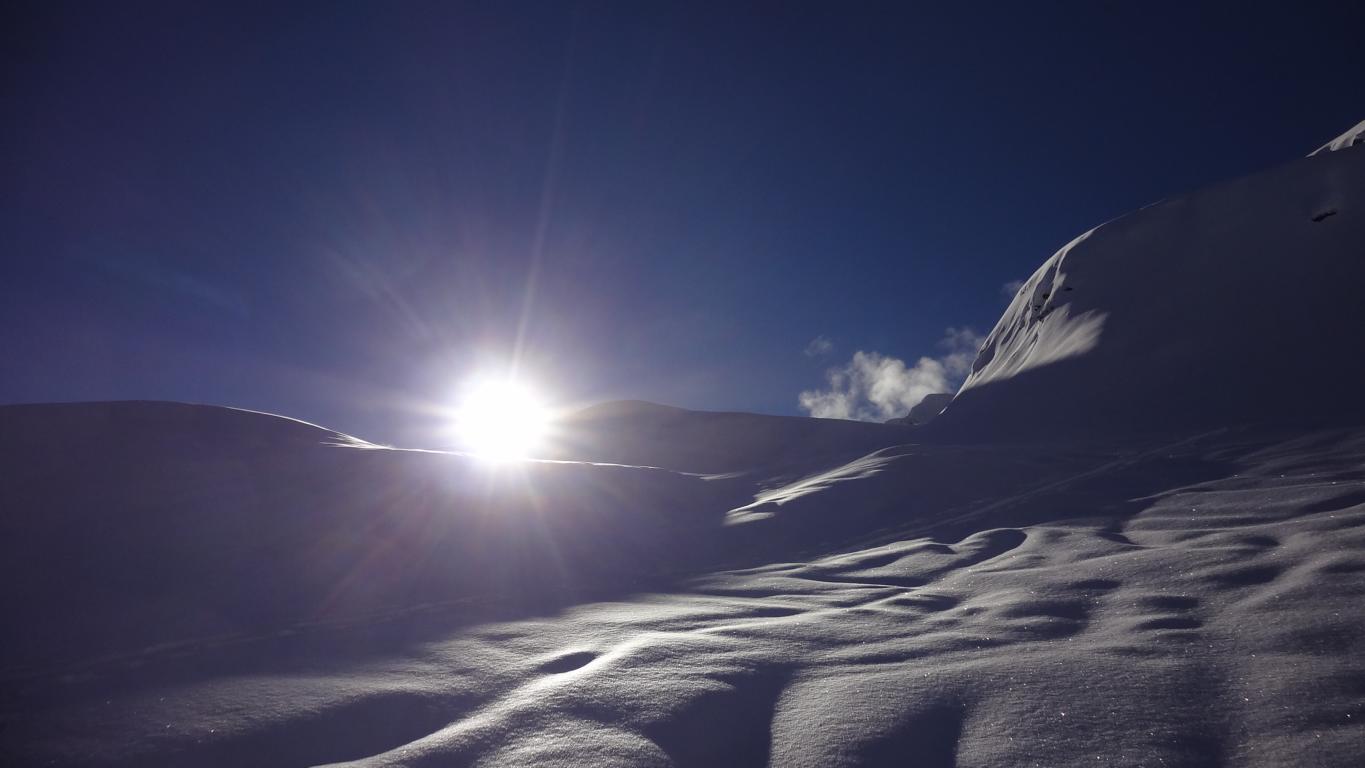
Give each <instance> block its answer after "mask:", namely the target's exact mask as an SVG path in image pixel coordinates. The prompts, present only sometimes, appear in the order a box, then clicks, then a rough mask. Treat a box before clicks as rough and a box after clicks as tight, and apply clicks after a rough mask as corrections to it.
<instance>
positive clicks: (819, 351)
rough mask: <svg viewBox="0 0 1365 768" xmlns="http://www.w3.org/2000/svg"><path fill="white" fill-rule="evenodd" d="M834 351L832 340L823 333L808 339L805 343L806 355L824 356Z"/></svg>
mask: <svg viewBox="0 0 1365 768" xmlns="http://www.w3.org/2000/svg"><path fill="white" fill-rule="evenodd" d="M833 351H834V342H832V341H830V340H829V337H828V336H826V335H824V334H823V333H822V334H820V335H819V336H816V337H815V338H813V339H811V340H810V343H809V344H807V345H806V357H824V356H825V355H828V354H829V353H830V352H833Z"/></svg>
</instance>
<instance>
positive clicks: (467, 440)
mask: <svg viewBox="0 0 1365 768" xmlns="http://www.w3.org/2000/svg"><path fill="white" fill-rule="evenodd" d="M550 418H551V413H550V410H549V409H548V408H546V407H545V404H544V402H543V401H542V400H541V399H540V397H538V396H537V395H536V393H535V392H534V391H533V390H532V389H531V388H530V387H527V386H526V385H525V384H522V383H520V382H516V381H507V380H483V381H479V382H478V383H476V384H474V385H473V386H471V387H470V388H469V389H468V391H467V392H466V393H465V396H464V398H463V400H462V401H461V403H460V407H459V410H458V411H457V412H456V416H455V428H456V433H457V434H458V436H459V441H460V445H461V447H462V448H463V449H464V450H466V451H469V452H470V453H472V454H475V455H476V456H479V457H480V458H483V459H487V460H489V461H507V460H511V459H524V458H528V457H530V456H531V455H532V454H533V453H534V452H535V451H536V450H537V449H538V448H540V447H541V445H542V443H543V442H544V440H545V435H546V432H547V431H548V429H549V425H550Z"/></svg>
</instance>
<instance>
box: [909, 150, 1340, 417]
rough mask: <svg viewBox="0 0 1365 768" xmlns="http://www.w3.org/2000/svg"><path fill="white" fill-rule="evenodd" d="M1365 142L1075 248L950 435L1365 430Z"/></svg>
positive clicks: (992, 361) (986, 363)
mask: <svg viewBox="0 0 1365 768" xmlns="http://www.w3.org/2000/svg"><path fill="white" fill-rule="evenodd" d="M1362 125H1363V126H1365V124H1362ZM1361 129H1362V128H1361V126H1357V128H1356V129H1354V130H1353V131H1349V132H1347V134H1344V135H1343V137H1341V138H1340V139H1338V140H1337V141H1335V142H1332V143H1331V144H1329V145H1328V146H1327V147H1324V149H1332V150H1336V151H1326V152H1318V153H1315V154H1314V155H1313V156H1310V157H1307V158H1304V159H1302V160H1299V161H1297V162H1294V163H1291V164H1289V165H1286V166H1284V167H1281V168H1277V169H1274V170H1271V171H1267V172H1265V173H1261V174H1257V175H1254V176H1249V177H1246V178H1243V179H1239V180H1237V181H1233V182H1229V183H1226V184H1221V185H1218V186H1215V187H1211V188H1209V189H1205V190H1202V191H1200V192H1197V193H1194V194H1191V195H1188V196H1185V197H1180V198H1176V199H1172V200H1166V201H1163V202H1160V203H1157V204H1155V205H1151V206H1148V207H1146V208H1143V209H1142V210H1140V211H1137V212H1135V213H1132V214H1129V215H1127V216H1124V217H1121V218H1119V219H1116V220H1114V221H1111V222H1108V223H1106V224H1103V225H1101V226H1099V227H1096V228H1095V229H1093V230H1091V231H1089V232H1086V233H1085V234H1083V235H1081V236H1080V237H1078V238H1076V239H1075V240H1073V241H1072V242H1071V243H1069V244H1067V245H1066V246H1065V247H1064V248H1062V249H1061V250H1060V251H1058V252H1057V253H1056V254H1055V255H1054V256H1053V257H1052V258H1050V259H1048V260H1047V261H1046V262H1044V263H1043V265H1042V266H1041V267H1039V269H1038V271H1037V272H1035V273H1034V274H1033V276H1032V277H1031V278H1029V280H1028V281H1027V282H1026V283H1025V284H1024V286H1023V287H1022V288H1021V289H1020V291H1019V293H1018V294H1017V295H1016V296H1015V298H1014V301H1013V302H1012V303H1011V304H1010V306H1009V309H1008V310H1006V312H1005V314H1004V316H1003V317H1001V319H1000V321H999V323H997V324H996V326H995V329H994V330H993V331H991V333H990V335H989V336H988V337H987V339H986V342H985V344H984V345H983V347H982V349H981V352H980V354H979V356H978V358H977V360H976V362H975V364H974V365H973V367H972V373H971V375H970V376H969V377H968V379H967V380H966V382H965V383H964V384H963V386H962V389H961V390H960V392H959V393H958V395H957V397H956V398H955V399H954V400H953V402H952V404H951V405H949V407H948V408H947V410H946V411H944V413H943V415H942V416H941V417H940V418H939V419H938V420H937V422H936V423H935V424H934V425H933V426H934V430H935V433H936V434H947V435H952V436H954V437H968V438H1010V439H1044V440H1046V439H1052V438H1056V437H1064V436H1077V435H1083V436H1092V437H1093V436H1104V435H1113V434H1119V433H1131V432H1136V431H1148V430H1150V431H1159V430H1181V429H1189V428H1198V427H1203V426H1207V425H1222V424H1233V423H1254V422H1267V421H1281V422H1304V423H1319V424H1340V423H1360V422H1362V421H1365V397H1362V396H1361V392H1362V388H1365V355H1362V354H1361V350H1365V149H1362V148H1361V147H1359V146H1352V145H1353V144H1355V143H1356V139H1357V138H1358V137H1359V133H1360V130H1361Z"/></svg>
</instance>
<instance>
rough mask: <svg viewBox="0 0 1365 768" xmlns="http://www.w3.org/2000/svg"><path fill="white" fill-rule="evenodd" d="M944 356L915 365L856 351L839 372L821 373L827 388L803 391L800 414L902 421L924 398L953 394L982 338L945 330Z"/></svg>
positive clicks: (966, 330) (966, 331)
mask: <svg viewBox="0 0 1365 768" xmlns="http://www.w3.org/2000/svg"><path fill="white" fill-rule="evenodd" d="M939 346H940V347H942V348H943V349H944V350H945V353H944V354H943V356H942V357H938V358H933V357H921V358H920V359H919V360H918V361H917V362H916V363H915V364H914V365H912V366H911V365H906V363H905V361H904V360H901V359H899V358H896V357H888V356H886V355H883V354H881V353H879V352H864V351H862V350H858V351H857V352H854V353H853V358H852V359H851V360H849V362H848V364H847V365H845V366H843V367H842V368H831V369H829V370H828V371H826V372H825V379H826V383H827V385H828V386H827V387H826V388H825V389H812V390H806V391H804V392H802V393H801V394H800V396H799V398H798V399H799V402H800V404H801V409H802V410H803V411H805V412H807V413H809V414H810V415H811V416H815V417H818V418H826V419H857V420H859V421H885V420H887V419H891V418H896V417H898V416H904V415H905V414H906V413H907V412H908V411H909V410H910V409H911V408H913V407H914V406H915V405H918V404H919V401H921V400H923V399H924V397H925V396H926V395H931V394H934V393H936V392H951V391H953V390H954V389H956V388H957V385H958V384H960V383H961V382H962V379H963V378H965V377H966V375H967V374H968V373H969V372H970V371H971V366H972V361H973V360H974V359H975V356H976V351H977V349H978V348H979V347H980V346H981V337H980V336H979V335H977V333H976V332H975V331H973V330H972V329H970V328H949V329H948V330H947V332H946V333H945V335H944V337H943V340H942V341H940V342H939Z"/></svg>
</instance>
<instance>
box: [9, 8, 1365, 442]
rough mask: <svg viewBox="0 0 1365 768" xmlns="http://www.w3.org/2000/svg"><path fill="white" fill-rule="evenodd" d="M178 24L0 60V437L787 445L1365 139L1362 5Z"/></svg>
mask: <svg viewBox="0 0 1365 768" xmlns="http://www.w3.org/2000/svg"><path fill="white" fill-rule="evenodd" d="M181 5H182V4H166V5H152V4H141V3H126V4H124V3H120V4H112V3H109V4H77V5H69V6H67V5H61V4H53V3H42V4H35V5H33V6H30V7H28V8H27V9H23V8H21V9H20V10H19V11H18V12H16V13H15V14H14V18H13V20H12V22H13V23H11V24H9V25H7V26H8V28H7V30H6V32H5V34H6V35H7V36H8V40H7V42H6V46H5V49H4V50H5V54H4V56H5V57H6V64H5V67H4V73H5V74H4V79H3V81H2V82H3V88H4V100H5V104H6V115H7V118H6V120H5V121H4V123H5V124H4V125H3V127H0V137H3V138H0V142H2V143H0V153H2V154H0V157H2V158H3V160H2V161H3V163H4V172H3V174H0V176H2V177H3V178H4V182H3V184H2V185H0V188H2V189H3V193H2V194H3V195H4V199H3V206H0V233H2V234H0V236H2V237H3V240H2V241H0V242H3V253H2V255H0V258H3V260H4V262H3V267H4V272H3V274H4V279H3V280H0V360H3V361H4V373H3V375H0V402H35V401H48V400H86V399H128V398H139V399H141V398H146V399H174V400H189V401H196V402H211V403H219V404H225V405H235V406H241V407H248V408H255V409H260V410H266V411H272V412H277V413H283V414H286V415H291V416H295V417H298V418H303V419H307V420H310V421H316V422H319V423H322V424H324V425H326V426H330V427H334V428H337V429H341V430H343V431H348V432H352V433H354V434H358V435H360V436H362V437H367V438H372V439H376V440H389V441H398V442H404V441H408V442H411V441H419V442H420V441H422V440H423V439H424V435H425V430H426V429H427V427H428V426H429V423H430V416H429V415H427V414H428V412H429V410H430V406H432V405H434V404H438V403H441V402H443V401H447V400H448V399H449V398H451V397H452V396H453V392H454V391H455V389H456V387H457V385H458V383H459V382H460V381H461V380H463V379H464V378H466V377H467V376H469V375H472V374H474V373H476V372H478V371H480V370H486V369H489V368H497V367H500V366H503V365H505V364H506V363H507V361H509V360H511V359H513V358H516V359H519V360H521V361H522V362H521V364H522V365H523V367H524V368H525V369H526V370H527V371H531V372H533V374H534V376H535V378H536V379H537V380H539V382H540V384H541V386H542V387H543V388H544V389H546V390H547V391H549V392H551V393H553V394H554V395H555V396H556V398H557V399H559V400H561V401H564V402H573V403H588V402H594V401H600V400H607V399H615V398H633V399H646V400H653V401H658V402H664V403H670V404H674V405H681V406H686V407H694V408H705V409H715V410H753V411H761V412H769V413H787V414H795V413H798V412H799V409H798V404H797V398H798V394H799V393H800V392H801V391H803V390H808V389H812V388H817V387H820V386H821V385H822V384H823V383H824V381H825V378H824V371H825V369H827V368H829V367H832V366H835V367H837V366H843V365H844V364H845V363H847V362H848V361H849V360H850V358H851V357H852V355H853V354H854V352H856V351H859V350H862V351H865V352H867V353H876V354H878V355H881V356H885V357H886V358H899V359H903V360H906V361H908V362H909V363H911V364H913V362H914V361H915V360H916V359H917V358H919V357H920V356H922V355H940V354H943V353H944V351H943V350H942V349H940V348H939V347H938V346H937V344H938V341H939V340H940V339H941V338H942V337H943V335H944V332H945V329H947V328H949V327H955V328H961V327H972V328H975V329H976V330H978V331H980V332H983V333H984V332H985V331H988V330H989V329H990V326H991V325H993V324H994V322H995V320H996V318H997V317H998V315H999V312H1000V310H1001V309H1002V307H1003V301H1002V298H1001V293H1000V286H1001V285H1002V284H1004V283H1006V282H1008V281H1010V280H1014V279H1019V278H1023V277H1026V276H1027V275H1028V274H1030V273H1031V272H1032V270H1033V269H1034V267H1035V266H1036V265H1037V264H1038V263H1040V262H1041V261H1042V260H1043V259H1044V258H1046V257H1047V256H1048V255H1050V254H1051V253H1052V252H1053V251H1054V250H1055V249H1056V248H1058V247H1060V246H1061V245H1062V244H1064V243H1065V242H1066V241H1068V240H1069V239H1071V238H1072V237H1073V236H1075V235H1076V234H1079V233H1080V232H1081V231H1084V230H1085V229H1088V228H1089V227H1091V226H1093V225H1095V224H1097V223H1099V222H1101V221H1104V220H1106V219H1108V218H1111V217H1113V216H1116V215H1119V214H1122V213H1124V212H1126V211H1128V210H1131V209H1133V208H1136V207H1138V206H1141V205H1144V204H1146V203H1149V202H1152V201H1154V200H1156V199H1159V198H1162V197H1165V196H1169V195H1172V194H1178V193H1180V192H1183V191H1187V190H1190V189H1192V188H1195V187H1198V186H1201V185H1204V184H1207V183H1211V182H1215V181H1218V180H1220V179H1224V178H1228V177H1231V176H1235V175H1239V174H1242V173H1248V172H1252V171H1255V170H1257V169H1259V168H1262V167H1265V166H1268V165H1273V164H1276V163H1279V162H1284V161H1286V160H1289V159H1291V158H1294V157H1296V156H1299V155H1302V154H1304V153H1306V152H1307V151H1309V150H1311V149H1312V148H1314V147H1316V146H1317V145H1318V144H1320V143H1322V142H1325V141H1326V140H1328V139H1330V138H1331V137H1332V136H1334V135H1335V134H1336V133H1338V132H1340V131H1342V130H1345V129H1346V128H1348V127H1350V126H1351V125H1353V124H1354V123H1356V122H1357V121H1359V120H1360V119H1361V118H1362V117H1365V113H1363V112H1362V110H1365V102H1362V100H1361V98H1360V97H1361V95H1362V94H1363V93H1365V91H1362V89H1361V79H1360V73H1361V72H1365V53H1362V51H1361V48H1360V46H1359V45H1358V30H1359V29H1362V28H1365V18H1363V17H1362V11H1361V10H1360V6H1359V5H1357V4H1346V3H1343V4H1322V5H1318V6H1313V5H1312V4H1306V5H1295V6H1294V7H1292V8H1291V7H1290V6H1288V5H1287V4H1283V5H1281V6H1280V7H1273V6H1258V5H1255V4H1233V3H1226V4H1209V5H1200V4H1190V3H1169V4H1167V3H1141V4H1139V3H1089V2H1088V3H1080V2H1077V3H1060V4H1051V3H1028V4H1022V3H1007V4H1006V3H1002V4H999V5H993V4H990V3H985V4H980V3H978V4H970V5H967V4H943V3H936V4H918V3H903V4H890V3H888V4H852V5H851V6H850V4H828V5H826V6H824V7H820V6H810V7H802V6H800V5H798V4H790V3H783V4H772V5H763V4H755V5H748V4H746V5H745V8H744V9H743V10H737V9H736V8H735V7H734V6H736V5H739V4H733V3H721V4H702V3H686V4H676V5H668V4H652V3H641V4H637V3H580V4H569V3H529V4H528V3H506V2H498V3H478V4H447V3H437V4H424V3H403V4H378V3H375V4H357V5H349V6H348V5H343V4H335V5H333V4H327V5H325V6H317V7H312V8H309V7H305V6H302V5H289V4H283V5H282V4H265V5H261V6H259V7H255V8H247V7H243V6H242V5H241V4H233V5H223V6H220V7H218V8H216V9H214V8H209V7H201V8H196V9H189V8H185V7H181ZM836 5H838V6H839V7H836ZM1248 5H1250V6H1252V7H1250V8H1249V7H1247V6H1248ZM949 6H955V7H949ZM816 337H824V338H825V339H827V340H829V342H830V344H831V347H832V348H831V349H830V350H828V351H827V352H826V353H824V354H822V355H807V354H805V350H806V349H807V346H808V345H809V344H810V342H811V340H812V339H815V338H816Z"/></svg>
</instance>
